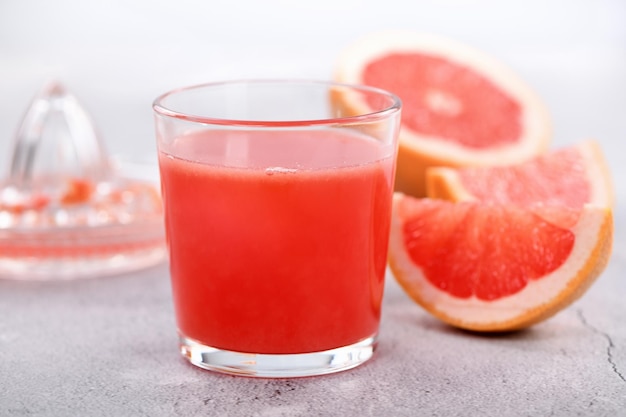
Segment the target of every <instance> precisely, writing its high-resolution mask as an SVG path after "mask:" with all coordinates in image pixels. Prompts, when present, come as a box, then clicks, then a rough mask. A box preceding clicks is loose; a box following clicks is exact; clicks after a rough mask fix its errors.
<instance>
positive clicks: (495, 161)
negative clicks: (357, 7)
mask: <svg viewBox="0 0 626 417" xmlns="http://www.w3.org/2000/svg"><path fill="white" fill-rule="evenodd" d="M404 52H406V53H412V52H413V53H426V54H429V55H433V56H438V57H442V58H445V59H447V60H449V61H451V62H454V63H457V64H459V65H462V66H465V67H468V68H471V69H472V70H474V71H476V72H478V73H480V74H481V75H483V76H485V77H487V78H488V79H489V80H490V81H492V82H493V83H494V84H495V85H497V86H498V87H499V88H501V89H502V90H503V91H505V92H506V93H508V94H509V95H510V96H511V97H514V98H515V99H516V100H517V101H519V102H520V104H521V107H522V110H523V114H522V121H521V124H522V126H523V127H524V129H523V135H522V137H521V138H519V141H518V142H516V143H514V144H510V145H501V146H494V147H491V148H483V149H473V148H470V147H466V146H463V145H460V144H458V143H455V142H451V141H443V140H441V139H440V138H437V137H433V136H428V135H423V134H420V133H418V132H415V131H411V130H410V129H408V128H406V127H403V128H402V129H401V132H400V138H399V141H400V149H399V155H398V166H397V174H396V190H398V191H402V192H405V193H407V194H411V195H414V196H418V197H420V196H424V195H425V193H426V190H425V169H426V168H427V167H429V166H451V167H462V166H483V165H508V164H512V163H517V162H521V161H524V160H527V159H530V158H531V157H533V156H535V155H538V154H541V153H543V152H544V151H545V150H546V149H547V148H548V144H549V142H550V139H551V136H552V127H551V122H550V116H549V113H548V111H547V108H546V107H545V105H544V104H543V102H542V101H541V99H540V98H539V97H538V96H537V94H536V93H535V92H534V91H533V90H532V89H531V88H530V87H529V86H528V85H527V84H526V83H525V82H523V81H522V80H521V79H520V78H519V77H518V76H517V75H516V74H515V73H514V72H513V71H511V70H510V69H509V68H508V67H506V66H504V65H503V64H501V63H500V62H499V61H497V60H495V59H494V58H492V57H491V56H489V55H487V54H485V53H483V52H481V51H479V50H477V49H474V48H472V47H470V46H468V45H465V44H462V43H459V42H456V41H454V40H451V39H446V38H442V37H439V36H436V35H432V34H421V33H415V32H407V31H386V32H376V33H372V34H370V35H368V36H365V37H363V38H361V39H360V40H358V41H357V42H355V43H354V44H352V45H350V46H349V47H348V48H346V49H345V50H344V52H343V53H342V54H341V56H340V58H339V59H338V62H337V66H336V70H335V74H334V78H335V80H337V81H339V82H343V83H351V84H364V81H363V76H362V69H363V68H364V67H365V65H366V64H367V63H369V62H372V61H374V60H376V59H378V58H380V57H383V56H385V55H388V54H392V53H404ZM393 93H395V94H398V95H399V96H400V97H401V98H402V94H401V92H397V91H394V92H393ZM341 107H343V108H344V110H345V108H352V109H353V111H354V112H360V113H363V112H367V104H366V103H365V102H363V101H353V102H344V103H341Z"/></svg>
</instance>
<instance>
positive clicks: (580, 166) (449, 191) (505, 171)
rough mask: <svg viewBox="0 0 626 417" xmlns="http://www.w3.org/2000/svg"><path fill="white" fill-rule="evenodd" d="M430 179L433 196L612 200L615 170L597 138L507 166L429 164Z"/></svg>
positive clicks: (519, 201) (576, 202) (577, 203)
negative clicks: (610, 170) (437, 165)
mask: <svg viewBox="0 0 626 417" xmlns="http://www.w3.org/2000/svg"><path fill="white" fill-rule="evenodd" d="M426 183H427V193H428V196H429V197H432V198H442V199H446V200H452V201H464V200H479V201H483V202H489V203H498V204H516V205H521V206H530V205H533V204H536V203H543V204H547V205H556V204H562V205H566V206H570V207H582V206H583V205H584V204H595V205H599V206H612V205H613V191H612V181H611V177H610V173H609V171H608V167H607V164H606V161H605V159H604V156H603V154H602V151H601V149H600V146H599V145H598V144H597V143H596V142H595V141H585V142H581V143H579V144H576V145H574V146H570V147H567V148H562V149H557V150H553V151H551V152H549V153H547V154H545V155H542V156H538V157H536V158H533V159H532V160H530V161H527V162H525V163H521V164H516V165H512V166H508V167H472V168H458V169H454V168H442V167H435V168H430V169H429V170H428V172H427V180H426Z"/></svg>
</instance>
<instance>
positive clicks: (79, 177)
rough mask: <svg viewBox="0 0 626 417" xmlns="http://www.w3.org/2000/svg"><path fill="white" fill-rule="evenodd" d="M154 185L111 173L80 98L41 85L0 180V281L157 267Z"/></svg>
mask: <svg viewBox="0 0 626 417" xmlns="http://www.w3.org/2000/svg"><path fill="white" fill-rule="evenodd" d="M155 182H156V181H150V180H148V179H145V178H141V177H140V176H138V175H134V173H133V172H124V171H123V170H121V169H120V167H118V166H116V163H115V162H114V161H113V160H112V158H109V156H108V155H107V152H106V150H105V147H104V145H103V142H102V141H101V139H100V137H99V136H98V134H97V132H96V129H94V125H93V123H92V121H91V118H90V117H89V114H88V113H87V112H86V111H85V110H84V109H83V107H82V106H81V105H80V103H79V102H78V100H77V99H76V98H75V97H74V96H73V95H72V94H70V93H69V92H68V91H67V90H66V89H65V88H64V87H63V86H62V85H61V84H59V83H56V82H55V83H51V84H49V85H47V86H46V87H45V88H43V89H42V91H41V92H40V93H39V94H38V95H37V96H36V97H35V98H34V100H33V101H32V103H31V105H30V107H29V108H28V110H27V112H26V114H25V115H24V118H23V120H22V123H21V125H20V126H19V129H18V131H17V134H16V136H15V141H14V146H13V152H12V155H11V158H10V161H9V172H8V175H7V176H6V178H4V179H3V180H1V181H0V278H13V279H30V280H33V279H34V280H57V279H73V278H83V277H94V276H101V275H112V274H119V273H123V272H129V271H132V270H137V269H140V268H145V267H148V266H151V265H154V264H156V263H159V262H161V261H162V260H164V258H165V256H166V251H165V243H164V242H165V238H164V227H163V208H162V202H161V197H160V193H159V190H158V186H157V185H156V184H155Z"/></svg>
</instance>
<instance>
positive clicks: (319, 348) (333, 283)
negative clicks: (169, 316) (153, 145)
mask: <svg viewBox="0 0 626 417" xmlns="http://www.w3.org/2000/svg"><path fill="white" fill-rule="evenodd" d="M153 109H154V114H155V123H156V134H157V144H158V151H159V168H160V174H161V188H162V193H163V199H164V204H165V225H166V233H167V240H168V248H169V255H170V272H171V282H172V292H173V297H174V307H175V312H176V321H177V326H178V331H179V337H180V349H181V353H182V355H183V356H184V357H185V358H187V359H188V360H189V361H190V362H191V363H193V364H195V365H197V366H199V367H202V368H205V369H210V370H214V371H219V372H224V373H230V374H237V375H248V376H260V377H296V376H310V375H320V374H326V373H331V372H337V371H341V370H345V369H350V368H353V367H355V366H358V365H360V364H361V363H363V362H365V361H366V360H368V359H369V358H371V357H372V355H373V353H374V350H375V348H376V343H377V334H378V328H379V322H380V313H381V301H382V296H383V287H384V277H385V269H386V259H387V244H388V234H389V225H390V213H391V201H392V193H393V180H394V174H395V164H396V155H397V147H398V144H397V140H398V139H397V137H398V129H399V118H400V111H401V103H400V101H399V99H398V98H397V97H396V96H394V95H393V94H390V93H388V92H385V91H382V90H378V89H374V88H369V87H364V86H349V85H342V84H336V83H330V82H316V81H288V80H284V81H232V82H223V83H214V84H204V85H199V86H193V87H188V88H182V89H179V90H175V91H172V92H169V93H166V94H164V95H162V96H160V97H159V98H157V99H156V100H155V102H154V104H153Z"/></svg>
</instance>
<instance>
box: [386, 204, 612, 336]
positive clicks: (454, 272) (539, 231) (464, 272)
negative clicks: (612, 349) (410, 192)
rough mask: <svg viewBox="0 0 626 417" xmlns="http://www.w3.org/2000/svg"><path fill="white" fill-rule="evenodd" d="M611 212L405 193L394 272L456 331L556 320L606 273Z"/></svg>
mask: <svg viewBox="0 0 626 417" xmlns="http://www.w3.org/2000/svg"><path fill="white" fill-rule="evenodd" d="M612 238H613V220H612V212H611V209H610V208H602V207H598V206H591V205H585V206H583V207H582V208H581V209H577V208H571V207H565V206H535V207H527V208H523V207H516V206H505V205H497V204H487V203H479V202H464V203H451V202H447V201H443V200H431V199H417V198H413V197H410V196H406V195H403V194H400V193H397V194H396V196H395V197H394V211H393V220H392V230H391V238H390V249H389V261H390V266H391V270H392V272H393V274H394V276H395V278H396V280H397V281H398V283H399V284H400V285H401V286H402V288H403V289H404V290H405V292H406V293H407V294H408V295H409V296H410V297H411V298H412V299H414V300H415V301H416V302H417V303H418V304H420V305H421V306H422V307H424V308H425V309H426V310H427V311H428V312H430V313H432V314H433V315H434V316H436V317H438V318H440V319H441V320H443V321H445V322H447V323H449V324H451V325H454V326H456V327H460V328H464V329H468V330H475V331H508V330H515V329H521V328H524V327H528V326H530V325H532V324H535V323H537V322H540V321H542V320H545V319H547V318H548V317H551V316H552V315H554V314H556V313H557V312H558V311H560V310H561V309H563V308H564V307H566V306H567V305H569V304H571V303H572V302H573V301H575V300H576V299H577V298H578V297H580V296H581V295H582V294H583V293H584V291H585V290H586V289H587V288H588V287H589V286H590V285H591V284H592V283H593V282H594V280H595V279H596V278H597V277H598V275H599V274H600V273H601V272H602V270H603V269H604V268H605V266H606V264H607V262H608V259H609V256H610V252H611V246H612Z"/></svg>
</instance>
